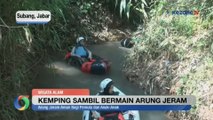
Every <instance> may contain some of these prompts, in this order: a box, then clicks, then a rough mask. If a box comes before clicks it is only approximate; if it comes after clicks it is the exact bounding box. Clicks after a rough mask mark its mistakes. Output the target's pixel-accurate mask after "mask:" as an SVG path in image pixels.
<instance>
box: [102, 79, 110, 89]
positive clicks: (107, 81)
mask: <svg viewBox="0 0 213 120" xmlns="http://www.w3.org/2000/svg"><path fill="white" fill-rule="evenodd" d="M110 82H112V79H110V78H106V79H104V80H103V81H101V83H100V88H101V90H104V89H105V88H106V87H107V85H108V84H109V83H110Z"/></svg>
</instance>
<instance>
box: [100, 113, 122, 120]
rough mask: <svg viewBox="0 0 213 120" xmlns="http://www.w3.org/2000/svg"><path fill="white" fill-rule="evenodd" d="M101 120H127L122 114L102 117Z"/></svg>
mask: <svg viewBox="0 0 213 120" xmlns="http://www.w3.org/2000/svg"><path fill="white" fill-rule="evenodd" d="M99 120H125V119H124V117H123V115H122V114H121V113H110V114H106V115H104V116H101V117H100V118H99Z"/></svg>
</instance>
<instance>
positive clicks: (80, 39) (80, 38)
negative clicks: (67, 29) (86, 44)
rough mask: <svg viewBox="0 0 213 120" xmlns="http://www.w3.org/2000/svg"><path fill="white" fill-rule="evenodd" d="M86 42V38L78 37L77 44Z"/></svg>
mask: <svg viewBox="0 0 213 120" xmlns="http://www.w3.org/2000/svg"><path fill="white" fill-rule="evenodd" d="M82 40H84V37H78V39H77V40H76V43H77V44H78V43H80V41H82Z"/></svg>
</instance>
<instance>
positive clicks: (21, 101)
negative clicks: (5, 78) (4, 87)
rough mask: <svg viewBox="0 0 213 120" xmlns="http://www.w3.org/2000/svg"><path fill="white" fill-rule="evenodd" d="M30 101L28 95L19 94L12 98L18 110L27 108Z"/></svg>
mask: <svg viewBox="0 0 213 120" xmlns="http://www.w3.org/2000/svg"><path fill="white" fill-rule="evenodd" d="M29 105H30V101H29V96H24V95H20V96H18V97H16V98H15V100H14V106H15V108H16V109H17V110H19V111H24V110H26V109H27V108H29Z"/></svg>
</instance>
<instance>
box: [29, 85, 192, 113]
mask: <svg viewBox="0 0 213 120" xmlns="http://www.w3.org/2000/svg"><path fill="white" fill-rule="evenodd" d="M195 102H196V101H195V97H194V96H190V95H187V96H133V95H131V96H90V93H89V90H88V89H34V90H32V109H33V110H34V111H84V110H99V111H111V110H114V111H125V110H163V111H164V110H178V111H179V110H190V109H191V106H192V105H194V104H195Z"/></svg>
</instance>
